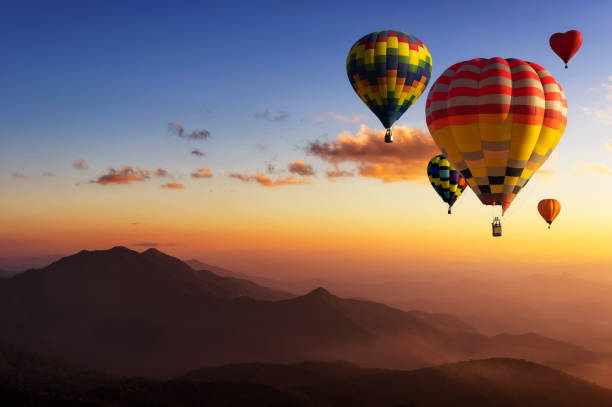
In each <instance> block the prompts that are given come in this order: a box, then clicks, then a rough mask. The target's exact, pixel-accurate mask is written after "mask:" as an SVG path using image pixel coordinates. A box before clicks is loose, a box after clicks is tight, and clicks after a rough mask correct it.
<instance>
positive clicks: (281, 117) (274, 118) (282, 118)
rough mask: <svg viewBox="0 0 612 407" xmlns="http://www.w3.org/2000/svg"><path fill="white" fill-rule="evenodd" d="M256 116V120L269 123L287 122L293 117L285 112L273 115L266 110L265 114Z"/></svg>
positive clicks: (259, 113)
mask: <svg viewBox="0 0 612 407" xmlns="http://www.w3.org/2000/svg"><path fill="white" fill-rule="evenodd" d="M254 116H255V118H256V119H264V120H267V121H269V122H286V121H287V120H289V118H290V117H291V115H290V114H289V113H287V112H286V111H284V110H280V111H279V112H278V113H277V114H276V115H273V114H271V113H270V111H269V110H268V109H265V110H264V111H263V112H255V115H254Z"/></svg>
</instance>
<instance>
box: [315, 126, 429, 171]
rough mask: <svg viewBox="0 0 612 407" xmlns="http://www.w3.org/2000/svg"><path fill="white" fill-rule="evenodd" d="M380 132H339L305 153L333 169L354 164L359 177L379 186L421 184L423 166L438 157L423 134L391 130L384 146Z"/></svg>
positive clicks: (412, 131) (406, 128) (409, 129)
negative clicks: (345, 164) (328, 164)
mask: <svg viewBox="0 0 612 407" xmlns="http://www.w3.org/2000/svg"><path fill="white" fill-rule="evenodd" d="M384 133H385V132H384V130H382V131H376V130H372V129H369V128H367V127H366V126H365V125H362V126H361V128H360V130H359V132H358V133H357V135H356V136H352V135H351V134H350V133H348V132H342V133H340V134H339V135H338V137H337V138H336V140H334V141H331V142H329V141H320V140H317V141H313V142H310V143H309V144H308V146H307V147H306V151H307V153H309V154H311V155H314V156H317V157H319V158H321V159H323V160H325V161H327V162H329V163H331V164H334V165H335V166H336V165H338V164H340V163H354V164H355V165H356V166H357V171H358V173H359V175H360V176H362V177H368V178H378V179H380V180H382V181H383V182H395V181H416V182H425V181H426V180H427V177H426V176H425V175H424V174H425V170H424V168H426V166H427V162H428V161H429V160H430V159H431V157H433V156H435V155H437V154H440V150H439V149H438V147H437V146H436V144H435V143H434V141H433V139H432V138H431V137H430V136H429V134H427V133H426V132H424V131H422V130H419V129H413V128H409V127H402V126H396V127H394V128H393V137H394V141H393V143H392V144H388V143H385V142H384V141H383V140H384Z"/></svg>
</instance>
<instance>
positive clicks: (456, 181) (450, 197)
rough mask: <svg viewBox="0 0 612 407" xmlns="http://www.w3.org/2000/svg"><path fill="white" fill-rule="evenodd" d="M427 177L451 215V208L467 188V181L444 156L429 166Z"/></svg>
mask: <svg viewBox="0 0 612 407" xmlns="http://www.w3.org/2000/svg"><path fill="white" fill-rule="evenodd" d="M427 177H428V178H429V182H431V186H432V187H433V188H434V189H435V190H436V192H437V193H438V195H440V198H442V200H443V201H444V202H446V203H447V204H448V213H451V207H452V206H453V205H454V204H455V202H456V201H457V199H458V198H459V197H460V196H461V193H462V192H463V191H464V190H465V188H466V187H467V183H466V182H465V179H464V178H463V176H462V175H461V173H460V172H459V171H457V170H456V169H455V167H453V166H452V165H451V163H450V162H449V161H448V160H447V159H446V157H444V156H443V155H442V154H440V155H437V156H435V157H434V158H432V159H431V160H430V161H429V163H428V164H427Z"/></svg>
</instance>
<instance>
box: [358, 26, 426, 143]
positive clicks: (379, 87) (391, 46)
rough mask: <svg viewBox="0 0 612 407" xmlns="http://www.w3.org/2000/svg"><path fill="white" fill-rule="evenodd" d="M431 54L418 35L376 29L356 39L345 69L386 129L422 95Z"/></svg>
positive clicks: (388, 129)
mask: <svg viewBox="0 0 612 407" xmlns="http://www.w3.org/2000/svg"><path fill="white" fill-rule="evenodd" d="M431 67H432V61H431V55H430V54H429V51H428V50H427V47H425V45H424V44H423V43H422V42H421V41H420V40H419V39H418V38H416V37H414V36H412V35H410V34H406V33H404V32H401V31H377V32H375V33H372V34H368V35H366V36H364V37H363V38H361V39H360V40H359V41H357V42H356V43H355V44H354V45H353V47H352V48H351V50H350V52H349V54H348V57H347V58H346V73H347V75H348V78H349V81H350V82H351V85H352V86H353V89H354V90H355V92H357V95H359V97H360V98H361V100H363V102H364V103H365V104H366V105H367V106H368V107H369V108H370V110H371V111H372V112H373V113H374V114H375V115H376V117H378V119H379V120H380V121H381V123H382V124H383V126H385V128H386V129H387V135H386V136H385V141H386V142H388V143H390V142H391V141H393V138H392V137H391V126H392V125H393V123H395V121H396V120H397V119H399V118H400V116H401V115H402V114H404V112H405V111H406V110H408V108H409V107H410V106H412V104H413V103H414V102H415V101H416V100H417V99H418V97H419V96H421V93H423V91H424V90H425V88H426V87H427V83H428V82H429V78H430V77H431Z"/></svg>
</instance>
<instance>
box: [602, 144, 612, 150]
mask: <svg viewBox="0 0 612 407" xmlns="http://www.w3.org/2000/svg"><path fill="white" fill-rule="evenodd" d="M604 148H605V149H606V150H610V151H612V143H604Z"/></svg>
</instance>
